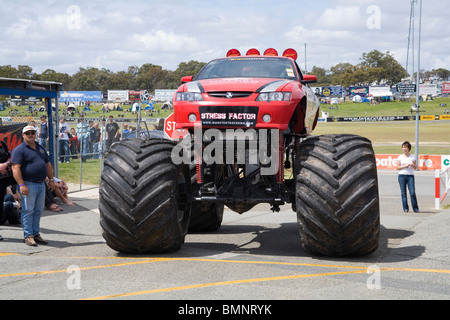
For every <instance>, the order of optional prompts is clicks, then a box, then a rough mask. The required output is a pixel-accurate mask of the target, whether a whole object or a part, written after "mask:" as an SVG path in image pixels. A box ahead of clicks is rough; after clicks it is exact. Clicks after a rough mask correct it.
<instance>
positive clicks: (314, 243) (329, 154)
mask: <svg viewBox="0 0 450 320" xmlns="http://www.w3.org/2000/svg"><path fill="white" fill-rule="evenodd" d="M296 167H297V168H296V172H298V175H297V176H296V208H297V221H298V225H299V233H300V238H301V242H302V246H303V248H304V249H305V251H307V252H309V253H311V254H317V255H325V256H335V257H340V256H361V255H367V254H370V253H372V252H374V251H375V250H377V248H378V242H379V234H380V213H379V194H378V178H377V170H376V161H375V155H374V152H373V149H372V144H371V142H370V141H369V140H368V139H366V138H363V137H359V136H354V135H326V136H320V137H312V138H308V139H306V140H305V141H304V142H302V143H301V144H300V146H299V153H298V158H297V161H296Z"/></svg>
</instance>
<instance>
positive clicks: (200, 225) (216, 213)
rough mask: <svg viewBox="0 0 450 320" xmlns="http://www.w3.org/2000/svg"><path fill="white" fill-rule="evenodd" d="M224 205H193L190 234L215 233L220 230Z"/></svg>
mask: <svg viewBox="0 0 450 320" xmlns="http://www.w3.org/2000/svg"><path fill="white" fill-rule="evenodd" d="M223 210H224V205H223V203H199V202H197V203H193V204H192V207H191V219H190V223H189V232H213V231H217V230H219V229H220V226H221V225H222V220H223Z"/></svg>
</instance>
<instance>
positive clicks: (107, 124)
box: [0, 114, 164, 192]
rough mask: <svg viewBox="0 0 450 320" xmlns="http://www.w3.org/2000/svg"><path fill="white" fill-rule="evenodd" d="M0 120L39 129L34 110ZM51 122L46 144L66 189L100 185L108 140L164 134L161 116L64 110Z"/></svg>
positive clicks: (110, 141) (71, 190)
mask: <svg viewBox="0 0 450 320" xmlns="http://www.w3.org/2000/svg"><path fill="white" fill-rule="evenodd" d="M62 117H64V118H65V121H66V122H67V124H68V125H69V128H70V135H69V136H68V137H67V138H68V139H67V140H65V139H64V137H61V135H60V128H61V122H60V121H61V120H60V119H61V118H62ZM0 120H1V124H0V125H12V124H19V123H22V124H32V125H34V126H36V127H37V128H38V131H40V129H39V128H40V124H41V119H40V117H39V115H38V114H36V115H33V116H17V117H16V116H9V117H2V118H0ZM33 121H34V123H33ZM52 125H53V133H54V139H53V146H50V147H52V148H53V151H54V152H53V159H52V162H53V164H54V170H55V177H58V178H59V179H62V180H64V181H66V182H67V184H68V185H69V192H73V191H82V190H89V189H93V188H97V187H98V186H99V185H100V176H101V172H102V169H103V163H104V160H105V158H106V157H107V154H108V150H109V148H110V146H111V144H112V143H114V142H117V141H120V140H122V139H133V138H137V137H157V138H163V137H164V132H163V127H164V118H142V119H141V118H140V117H139V116H138V117H135V118H124V117H116V118H109V117H108V116H93V115H91V116H90V115H89V114H87V115H84V116H79V117H75V116H71V115H70V114H66V115H64V116H58V119H57V118H56V117H54V118H53V123H52ZM92 128H95V130H92ZM112 128H113V129H114V130H112ZM108 130H109V132H108ZM108 138H109V139H108ZM66 160H67V161H66Z"/></svg>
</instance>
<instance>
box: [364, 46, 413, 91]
mask: <svg viewBox="0 0 450 320" xmlns="http://www.w3.org/2000/svg"><path fill="white" fill-rule="evenodd" d="M360 60H361V66H363V67H366V68H367V71H368V72H370V73H369V74H368V78H370V79H373V78H375V81H376V82H377V84H381V83H386V84H388V85H393V84H395V83H397V82H400V81H401V80H402V79H403V78H406V77H408V73H407V72H406V70H405V68H403V67H402V66H401V64H400V63H398V61H397V60H395V58H394V56H393V55H391V54H390V52H389V51H388V52H386V53H381V52H380V51H378V50H373V51H371V52H369V53H363V54H362V57H361V59H360Z"/></svg>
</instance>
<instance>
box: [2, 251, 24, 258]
mask: <svg viewBox="0 0 450 320" xmlns="http://www.w3.org/2000/svg"><path fill="white" fill-rule="evenodd" d="M6 256H20V254H18V253H13V252H0V257H6Z"/></svg>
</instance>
